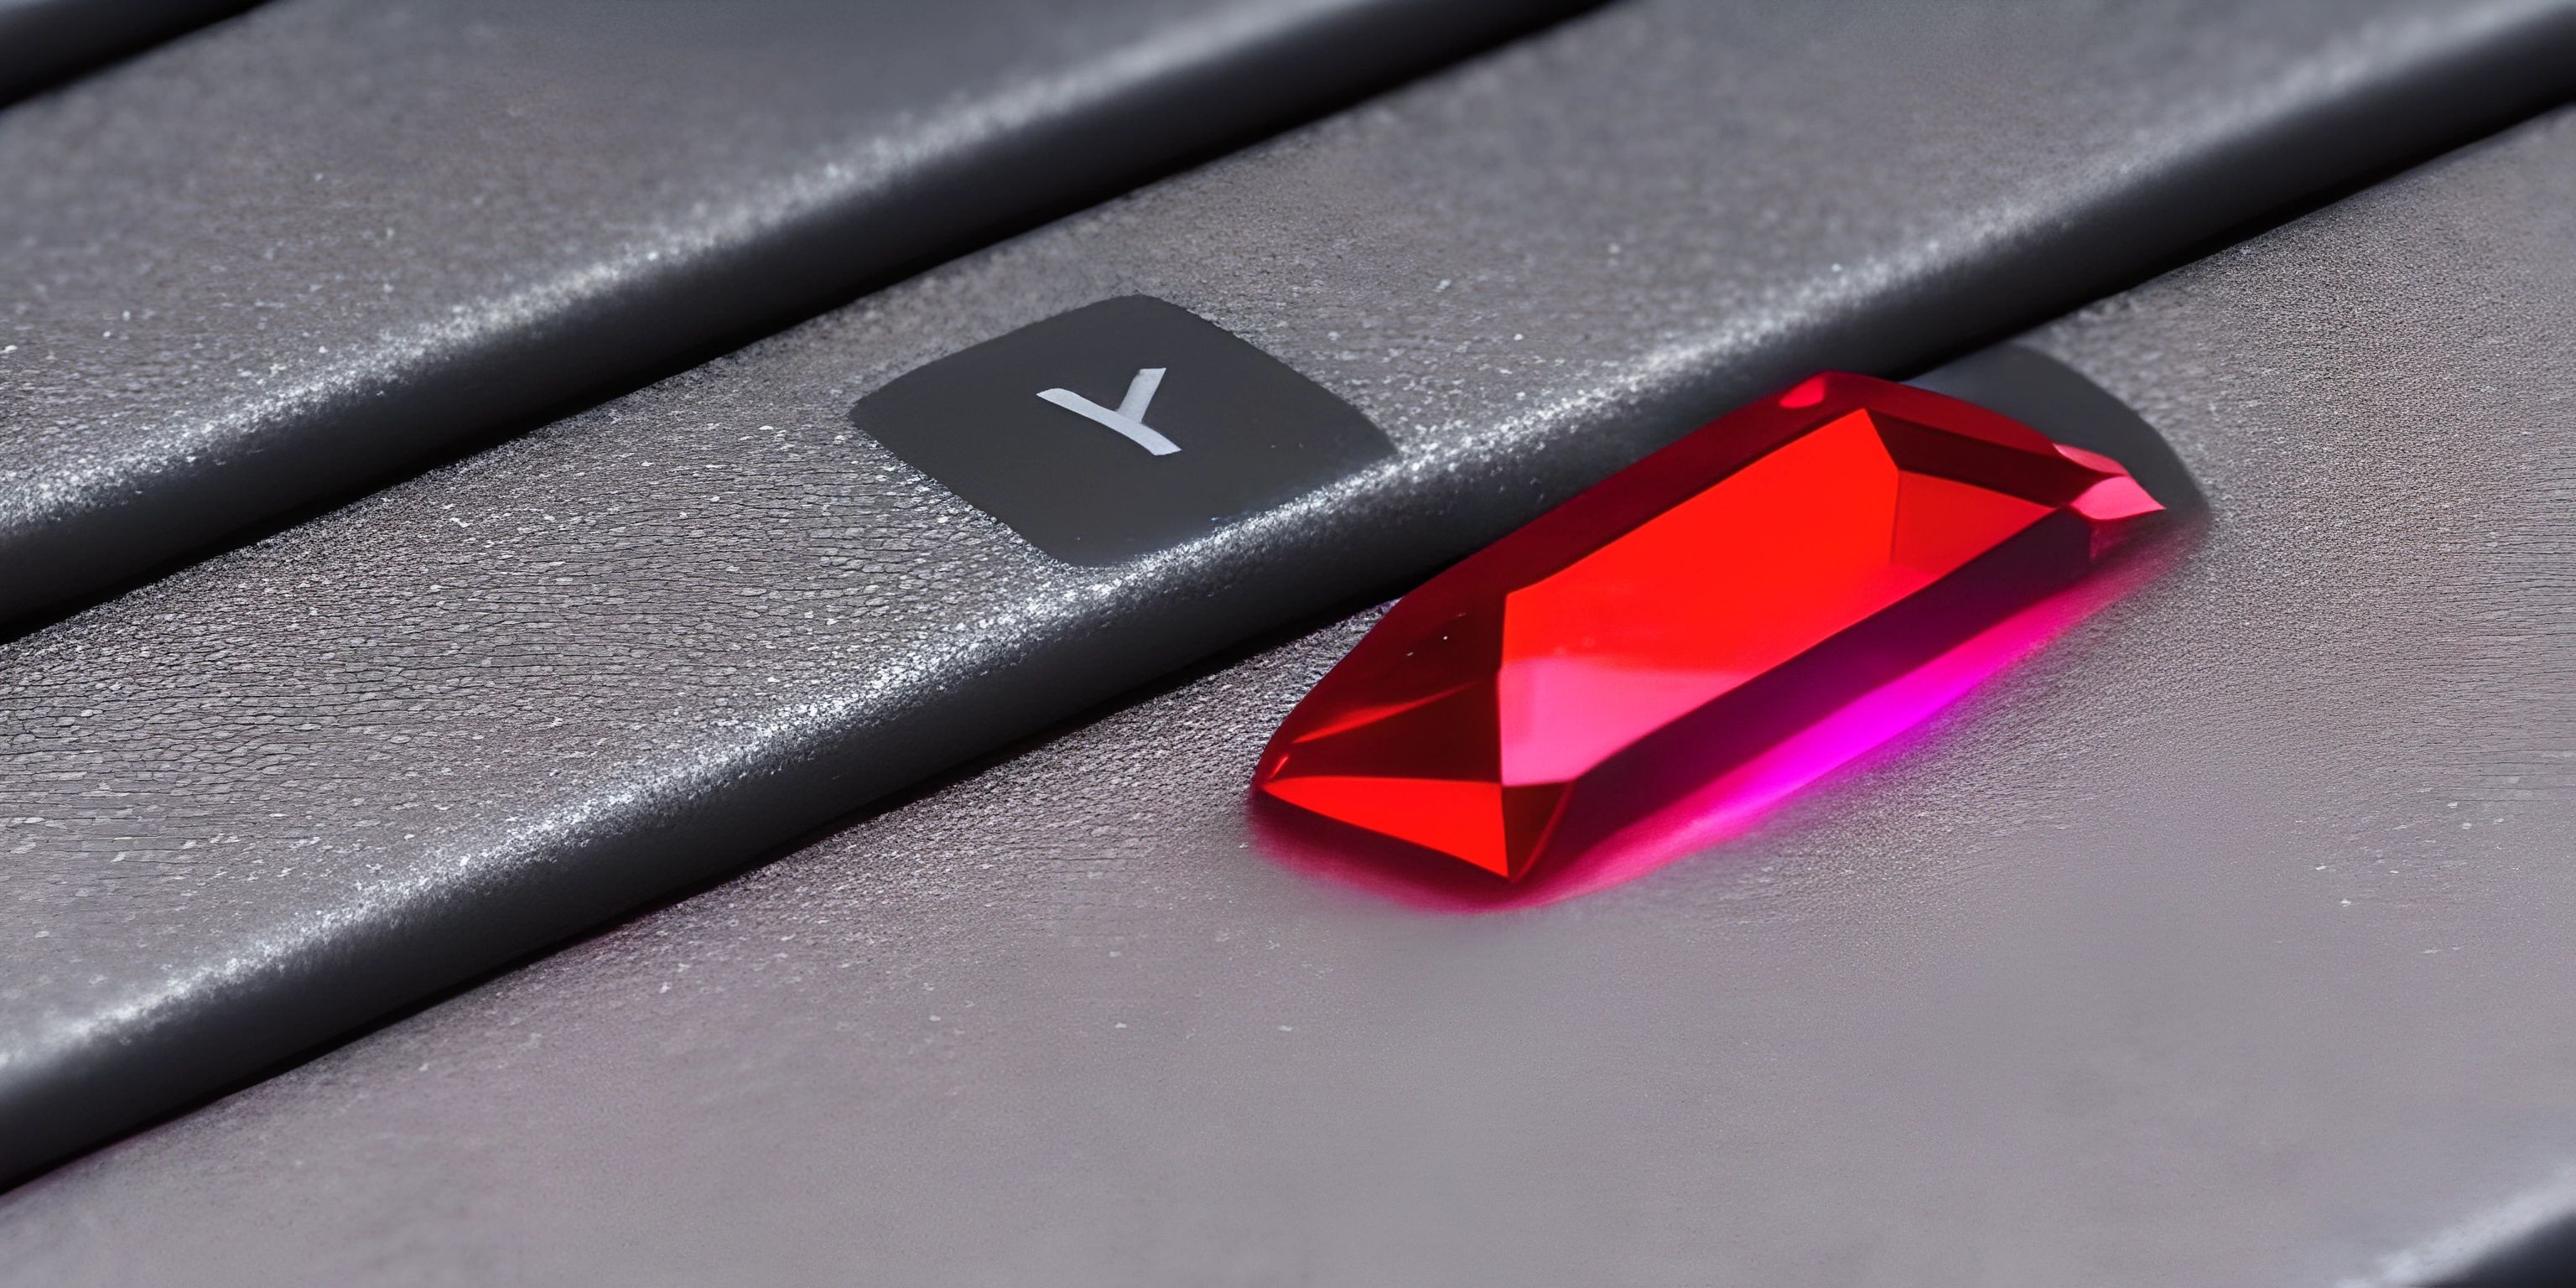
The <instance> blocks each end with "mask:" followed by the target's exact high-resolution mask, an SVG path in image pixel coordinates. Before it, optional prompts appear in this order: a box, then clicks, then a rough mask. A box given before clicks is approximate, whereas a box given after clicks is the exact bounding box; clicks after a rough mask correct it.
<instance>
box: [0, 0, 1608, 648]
mask: <svg viewBox="0 0 2576 1288" xmlns="http://www.w3.org/2000/svg"><path fill="white" fill-rule="evenodd" d="M1572 7H1574V5H1573V4H1572V3H1570V0H1084V3H1082V4H1081V5H1080V6H1079V8H1078V9H1075V10H1069V9H1068V8H1067V7H1066V6H1065V5H1064V4H1063V3H1062V2H1061V0H940V2H939V3H935V4H918V3H906V2H905V0H869V2H866V3H843V2H840V0H725V2H724V3H708V4H673V3H661V4H635V3H627V2H625V0H406V2H405V3H385V2H384V0H279V2H278V3H275V4H270V5H267V6H265V7H263V8H261V9H259V10H257V11H255V12H253V13H250V14H247V15H245V16H244V17H243V18H242V19H241V20H240V21H238V22H234V23H230V24H227V25H226V26H224V27H223V28H221V29H219V30H214V31H209V32H206V33H204V34H202V35H200V36H198V37H196V38H194V39H190V40H187V41H184V42H180V43H178V44H175V45H172V46H169V47H167V48H165V49H162V50H159V51H156V52H155V53H153V54H152V55H150V56H148V57H145V58H143V59H140V60H137V61H135V62H132V63H129V64H127V65H125V66H122V67H119V68H117V69H115V70H113V71H111V72H109V73H107V74H104V75H101V76H98V77H95V78H92V79H91V80H88V81H86V82H83V83H80V84H78V85H74V86H71V87H68V88H67V89H65V91H64V92H62V93H60V94H56V95H51V96H48V97H46V98H43V99H39V100H35V101H31V102H28V103H25V104H22V105H20V106H19V107H18V108H17V109H16V110H13V111H10V112H7V113H5V114H0V175H7V176H9V179H8V181H7V182H6V183H0V246H5V247H7V251H8V257H9V258H8V273H7V274H6V276H5V277H0V570H5V575H0V620H5V619H7V618H10V617H13V616H16V615H18V614H21V613H24V612H26V611H27V610H29V609H31V608H35V607H37V606H40V605H43V604H45V603H47V602H49V601H53V600H56V599H59V598H61V597H64V596H69V595H79V594H82V593H84V592H89V591H94V590H97V589H99V588H100V587H102V586H105V585H107V584H108V583H110V582H112V581H114V580H115V579H117V578H120V577H123V576H126V575H128V574H132V573H135V572H137V571H140V570H142V569H143V568H145V567H147V566H149V565H151V564H153V563H154V562H156V561H159V560H164V559H168V558H170V557H172V556H174V555H178V554H180V553H182V552H184V551H187V550H190V549H192V548H194V547H196V546H198V545H199V544H201V543H204V542H206V541H209V540H212V539H214V538H216V537H218V536H220V535H222V534H225V533H227V532H229V531H232V530H233V529H235V528H237V527H239V526H241V525H243V524H245V523H249V522H252V521H254V520H257V519H260V518H262V517H263V516H267V515H270V514H272V513H274V512H275V511H277V510H279V509H281V508H283V507H288V506H293V505H296V504H298V503H300V502H305V501H309V500H312V499H315V498H317V497H320V496H325V495H330V494H333V493H340V492H345V490H347V489H350V488H352V487H355V486H357V485H360V484H363V483H370V482H373V481H376V480H378V479H380V478H381V477H382V476H383V475H384V474H385V473H386V472H387V471H389V470H391V469H394V468H396V467H397V466H399V465H401V464H402V463H404V462H407V461H410V460H413V459H414V458H416V457H418V456H420V455H421V454H422V453H424V452H429V451H432V450H434V449H437V448H439V447H441V446H443V445H447V444H453V443H457V442H459V441H462V440H467V439H471V438H473V437H475V436H478V435H488V434H490V433H493V432H495V431H498V430H500V429H503V428H507V427H512V426H513V425H514V423H519V422H524V420H525V419H526V418H528V417H530V416H532V415H534V414H536V413H538V412H541V411H544V410H546V409H548V408H550V407H554V406H557V405H558V404H560V403H562V402H563V401H564V400H566V399H570V398H574V397H577V396H582V395H585V394H590V393H595V392H598V391H600V390H601V389H602V388H603V386H610V385H613V384H614V383H615V382H618V381H620V380H624V379H630V378H632V377H633V376H635V375H637V374H639V373H643V372H646V371H649V370H651V369H653V368H654V367H656V366H657V365H660V364H664V363H667V362H669V361H671V360H673V359H675V358H679V357H681V356H683V355H686V354H689V353H691V352H693V351H698V350H701V349H702V348H703V347H704V346H707V345H710V344H711V343H713V342H716V341H719V340H722V339H724V338H726V337H737V338H739V337H740V336H741V334H742V333H743V332H744V331H745V330H746V329H748V328H754V327H759V326H763V325H769V324H775V323H776V322H778V321H779V320H781V319H782V318H784V317H786V316H789V315H791V314H793V313H794V312H796V311H798V310H802V309H808V308H812V307H815V306H817V305H820V304H822V303H824V302H826V301H829V300H831V299H833V298H834V297H836V296H841V295H846V294H847V293H850V292H853V291H856V290H857V289H859V288H860V287H862V286H863V285H865V284H868V283H871V282H875V281H881V280H883V279H884V278H886V277H887V276H888V275H889V274H892V273H895V272H897V271H899V270H901V271H908V270H909V269H910V268H911V267H913V266H916V265H917V264H918V263H920V262H921V261H922V260H923V259H924V258H925V257H930V256H936V255H939V254H943V253H953V252H955V251H956V250H958V249H961V248H963V247H965V246H967V245H970V244H972V243H973V242H975V241H977V240H979V239H988V238H989V237H990V236H991V235H993V234H994V233H995V232H996V231H997V230H1002V229H1006V228H1009V227H1012V226H1014V225H1018V224H1024V223H1026V222H1028V221H1029V220H1031V219H1033V218H1035V217H1038V216H1040V215H1043V214H1052V213H1055V212H1057V211H1059V210H1061V209H1064V208H1067V207H1069V206H1070V205H1071V204H1072V203H1075V202H1077V201H1087V200H1095V199H1098V198H1100V197H1104V196H1108V195H1110V194H1112V193H1115V192H1118V191H1120V190H1122V189H1123V188H1125V187H1128V186H1132V185H1133V183H1134V182H1135V181H1136V180H1137V179H1139V178H1140V177H1141V176H1144V175H1147V174H1150V173H1152V172H1154V171H1156V170H1158V169H1161V168H1165V167H1168V166H1169V165H1171V164H1172V163H1173V162H1175V161H1177V160H1180V159H1182V158H1185V157H1188V156H1191V155H1193V154H1195V153H1198V152H1200V151H1204V150H1206V149H1209V148H1211V147H1215V146H1218V145H1222V144H1231V143H1235V142H1240V141H1241V140H1242V139H1243V138H1245V137H1246V136H1247V135H1248V134H1250V133H1251V132H1254V131H1256V130H1259V129H1263V128H1272V127H1276V126H1278V125H1281V124H1284V123H1286V122H1288V121H1290V120H1293V119H1295V118H1297V117H1298V116H1300V115H1305V114H1310V113H1312V112H1314V111H1316V110H1319V109H1321V108H1323V107H1326V106H1329V105H1333V104H1337V103H1340V102H1343V101H1345V100H1347V99H1349V98H1350V97H1352V96H1354V95H1356V94H1359V93H1362V92H1365V91H1368V90H1372V89H1377V88H1381V87H1383V86H1385V85H1386V84H1388V83H1390V82H1391V81H1393V80H1395V79H1397V78H1398V77H1400V76H1402V75H1405V74H1408V73H1412V72H1417V71H1421V70H1425V69H1427V68H1429V67H1433V66H1437V65H1439V64H1440V63H1442V62H1445V61H1447V60H1449V59H1452V58H1455V57H1457V56H1459V55H1461V54H1463V53H1466V52H1468V51H1470V50H1473V49H1476V48H1478V47H1481V46H1483V45H1485V44H1489V43H1491V42H1492V41H1494V40H1496V39H1498V38H1500V37H1502V36H1504V35H1506V34H1509V33H1512V32H1516V31H1519V30H1522V29H1525V28H1527V27H1528V26H1530V25H1531V24H1532V23H1533V22H1535V21H1537V20H1538V19H1539V18H1540V17H1541V16H1544V15H1548V14H1553V13H1562V12H1564V11H1565V10H1567V9H1570V8H1572Z"/></svg>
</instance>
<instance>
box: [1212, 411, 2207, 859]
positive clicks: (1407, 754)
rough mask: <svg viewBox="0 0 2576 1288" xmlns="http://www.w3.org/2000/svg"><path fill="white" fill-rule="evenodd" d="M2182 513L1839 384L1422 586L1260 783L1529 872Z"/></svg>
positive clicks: (1287, 738)
mask: <svg viewBox="0 0 2576 1288" xmlns="http://www.w3.org/2000/svg"><path fill="white" fill-rule="evenodd" d="M2162 508H2163V507H2162V506H2161V505H2159V504H2158V503H2157V502H2156V501H2155V500H2154V499H2153V498H2151V497H2149V496H2148V495H2147V493H2146V491H2145V490H2144V489H2142V488H2141V487H2139V486H2138V484H2137V482H2136V481H2135V480H2134V479H2132V478H2131V477H2130V476H2129V473H2128V471H2127V470H2125V469H2123V468H2122V467H2121V466H2120V465H2119V463H2118V462H2115V461H2113V460H2111V459H2110V458H2108V457H2105V456H2102V455H2100V454H2098V453H2095V452H2089V451H2086V450H2084V449H2082V448H2076V447H2067V446H2061V445H2059V444H2056V443H2052V442H2050V441H2049V440H2048V439H2047V438H2046V437H2044V436H2042V435H2041V434H2040V433H2039V432H2038V431H2036V430H2033V429H2031V428H2029V427H2027V426H2025V425H2022V424H2020V423H2019V422H2016V421H2013V420H2009V419H2007V418H2005V417H2003V416H2000V415H1997V414H1996V413H1994V412H1991V411H1987V410H1985V409H1984V408H1981V407H1977V406H1975V405H1972V404H1969V403H1965V402H1961V401H1959V400H1957V399H1954V398H1949V397H1946V396H1944V395H1941V394H1936V393H1932V392H1930V391H1928V390H1923V389H1917V388H1913V387H1911V386H1907V385H1899V384H1891V383H1889V382H1887V381H1883V380H1874V379H1871V378H1869V377H1867V376H1855V375H1844V374H1838V373H1837V374H1826V375H1820V376H1816V377H1813V378H1810V379H1808V380H1806V381H1803V382H1801V383H1799V384H1798V385H1796V386H1794V387H1792V388H1791V389H1789V390H1788V391H1787V392H1785V393H1783V394H1780V395H1778V396H1777V397H1774V398H1769V399H1765V400H1763V401H1761V402H1757V403H1754V404H1752V405H1750V406H1747V407H1744V408H1742V409H1739V410H1737V411H1735V412H1733V413H1731V414H1729V415H1727V416H1726V417H1724V418H1722V419H1720V420H1718V421H1716V422H1714V423H1712V424H1710V425H1708V426H1706V427H1704V428H1702V429H1700V430H1699V431H1698V432H1696V433H1694V434H1692V435H1691V436H1689V437H1688V438H1685V439H1683V440H1682V441H1680V442H1678V443H1675V444H1674V445H1672V446H1671V447H1668V448H1666V449H1664V450H1663V451H1661V452H1658V453H1656V454H1655V455H1653V456H1651V457H1648V458H1647V459H1646V460H1644V461H1641V462H1639V463H1638V464H1637V465H1635V466H1633V467H1631V468H1629V469H1627V470H1625V471H1622V472H1621V473H1619V474H1617V475H1615V476H1613V477H1611V478H1610V479H1608V480H1607V481H1605V482H1603V483H1601V484H1600V485H1599V486H1597V487H1594V488H1592V489H1591V490H1590V491H1587V492H1585V493H1583V494H1582V495H1581V496H1578V497H1576V498H1574V499H1573V500H1571V501H1569V502H1567V503H1565V504H1564V505H1562V506H1559V507H1557V508H1556V509H1554V510H1552V511H1550V512H1548V513H1547V514H1545V515H1542V516H1540V517H1539V518H1538V519H1537V520H1536V521H1534V522H1532V523H1530V524H1529V525H1528V526H1526V527H1524V528H1522V529H1520V530H1519V531H1517V532H1515V533H1513V534H1511V535H1510V536H1507V537H1505V538H1503V539H1502V540H1501V541H1498V542H1496V543H1494V544H1493V545H1491V546H1489V547H1487V548H1485V549H1484V550H1482V551H1479V552H1478V553H1476V554H1475V555H1473V556H1471V557H1469V558H1468V559H1466V560H1465V561H1464V562H1461V563H1460V564H1458V565H1457V566H1456V567H1453V568H1451V569H1450V570H1448V571H1447V572H1444V573H1442V574H1441V575H1439V576H1438V577H1435V578H1433V579H1432V580H1431V581H1430V582H1428V583H1426V584H1425V585H1423V586H1422V587H1421V588H1420V589H1418V590H1416V591H1414V592H1413V593H1412V594H1410V595H1407V596H1405V597H1404V598H1403V599H1402V600H1401V601H1399V602H1398V603H1397V604H1396V605H1395V606H1394V607H1393V608H1391V609H1389V610H1387V613H1386V615H1385V617H1383V618H1382V619H1380V620H1379V622H1378V623H1377V625H1376V626H1375V627H1374V628H1373V629H1371V630H1370V631H1369V633H1368V635H1367V637H1366V638H1364V639H1362V640H1361V641H1360V643H1359V646H1358V647H1357V648H1355V649H1353V650H1352V651H1351V654H1350V656H1348V657H1346V658H1344V659H1342V661H1341V662H1340V664H1338V665H1336V666H1335V667H1334V668H1333V669H1332V670H1331V671H1330V672H1329V673H1327V674H1326V675H1325V676H1324V678H1323V679H1322V680H1321V681H1320V682H1318V683H1317V684H1316V685H1315V688H1314V690H1313V691H1312V692H1311V693H1309V694H1307V695H1306V698H1305V700H1304V701H1303V702H1300V703H1299V704H1298V705H1297V709H1296V710H1295V711H1294V712H1292V713H1290V715H1289V717H1288V719H1287V721H1286V722H1285V723H1283V724H1281V725H1280V727H1279V731H1278V732H1277V733H1276V734H1274V735H1273V736H1272V737H1271V740H1270V744H1269V746H1268V748H1267V749H1265V750H1264V751H1263V753H1262V757H1261V764H1260V768H1259V770H1258V771H1257V773H1256V775H1255V779H1254V782H1255V785H1256V786H1257V787H1258V788H1259V790H1261V791H1262V792H1264V793H1266V794H1268V795H1269V796H1271V797H1273V798H1275V799H1277V800H1279V801H1282V802H1285V803H1287V804H1289V805H1293V806H1297V807H1299V808H1301V809H1304V810H1307V811H1311V812H1313V813H1315V814H1320V815H1323V816H1325V817H1327V818H1330V819H1334V820H1337V821H1339V822H1342V823H1345V824H1349V825H1352V826H1355V827H1359V828H1363V829H1366V830H1368V831H1371V832H1375V833H1378V834H1380V835H1383V836H1386V837H1391V838H1394V839H1396V840H1399V841H1406V842H1410V843H1412V844H1414V845H1416V846H1421V847H1424V848H1426V849H1429V850H1434V851H1438V852H1440V853H1443V854H1447V855H1452V856H1455V857H1456V858H1459V859H1463V860H1465V861H1466V862H1468V863H1471V864H1474V865H1475V866H1477V867H1479V868H1483V869H1486V870H1487V871H1490V872H1493V873H1495V874H1497V875H1499V876H1502V877H1505V878H1509V879H1512V880H1518V879H1519V878H1520V877H1521V876H1522V875H1524V874H1525V873H1527V872H1529V871H1530V870H1531V869H1532V868H1533V867H1535V866H1538V865H1539V864H1541V863H1542V862H1543V861H1546V860H1548V859H1550V858H1551V857H1552V856H1555V855H1558V854H1561V853H1569V852H1571V851H1573V850H1575V849H1579V848H1580V847H1582V846H1584V845H1587V844H1589V843H1591V842H1594V841H1596V840H1599V839H1600V838H1602V837H1604V836H1606V835H1609V834H1610V833H1612V832H1615V831H1616V830H1617V829H1618V828H1620V827H1621V826H1623V825H1624V824H1626V823H1628V822H1629V821H1631V820H1633V819H1635V818H1637V817H1639V816H1641V815H1644V814H1646V813H1649V812H1651V811H1654V810H1656V809H1659V808H1661V807H1663V806H1665V805H1668V804H1670V803H1672V802H1673V801H1675V800H1676V799H1678V798H1680V797H1682V796H1684V795H1686V794H1688V793H1690V792H1691V791H1692V790H1693V789H1694V788H1697V787H1699V786H1700V785H1702V784H1704V783H1707V782H1709V781H1710V780H1711V779H1713V778H1715V777H1717V776H1718V775H1720V774H1723V773H1725V772H1726V771H1727V770H1729V769H1730V768H1733V767H1734V766H1737V765H1740V764H1742V763H1744V762H1745V761H1746V760H1748V759H1750V758H1752V757H1754V756H1757V755H1759V754H1760V753H1762V752H1763V751H1764V750H1765V749H1767V748H1770V747H1772V746H1774V745H1777V744H1779V743H1780V742H1781V741H1782V740H1784V739H1787V738H1789V737H1791V736H1793V735H1795V734H1797V733H1798V732H1799V731H1800V730H1801V729H1803V728H1805V727H1807V726H1808V725H1809V724H1811V723H1814V722H1815V721H1818V720H1820V719H1822V718H1824V717H1826V716H1828V715H1830V714H1832V713H1833V712H1834V711H1835V710H1837V709H1839V708H1840V707H1842V706H1843V705H1844V704H1845V703H1848V702H1850V701H1851V700H1853V699H1855V698H1857V697H1859V696H1861V695H1862V694H1865V693H1868V692H1870V691H1871V690H1874V689H1877V688H1878V687H1879V686H1882V685H1885V684H1887V683H1889V682H1890V681H1892V680H1895V679H1896V678H1898V677H1900V676H1902V675H1904V674H1905V673H1906V672H1908V671H1909V670H1911V669H1912V668H1914V667H1917V666H1920V665H1922V664H1923V663H1925V662H1927V661H1930V660H1931V659H1933V658H1935V657H1938V656H1939V655H1941V654H1942V653H1943V652H1944V651H1945V650H1948V649H1950V648H1952V647H1954V646H1956V645H1958V644H1959V643H1961V642H1962V641H1964V640H1966V639H1968V638H1969V637H1971V636H1973V635H1975V634H1977V633H1978V632H1979V631H1981V630H1984V629H1985V628H1987V627H1990V626H1993V625H1995V624H1996V623H1997V622H1999V621H2001V620H2003V619H2004V618H2006V617H2009V616H2011V615H2012V614H2014V613H2016V612H2018V611H2020V610H2022V609H2024V608H2027V607H2029V606H2030V605H2032V604H2034V603H2036V602H2038V601H2039V600H2041V599H2043V598H2045V597H2047V596H2048V595H2050V594H2052V593H2054V592H2056V591H2058V590H2061V589H2063V588H2065V587H2066V586H2068V585H2070V584H2072V583H2073V582H2074V581H2076V580H2077V579H2078V578H2080V577H2082V576H2083V575H2084V573H2085V571H2086V570H2087V569H2088V568H2089V567H2090V566H2091V565H2092V564H2093V563H2094V562H2095V561H2096V560H2097V559H2099V558H2100V557H2101V556H2102V555H2103V554H2104V553H2105V552H2106V551H2108V550H2109V549H2110V548H2111V547H2112V546H2113V545H2115V544H2116V543H2117V542H2118V541H2119V540H2120V539H2121V538H2122V537H2123V536H2124V535H2125V534H2126V533H2127V531H2128V530H2129V529H2130V527H2131V524H2132V522H2133V521H2134V520H2136V519H2138V518H2139V517H2141V516H2144V515H2148V514H2152V513H2154V512H2156V511H2158V510H2161V509H2162Z"/></svg>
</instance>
